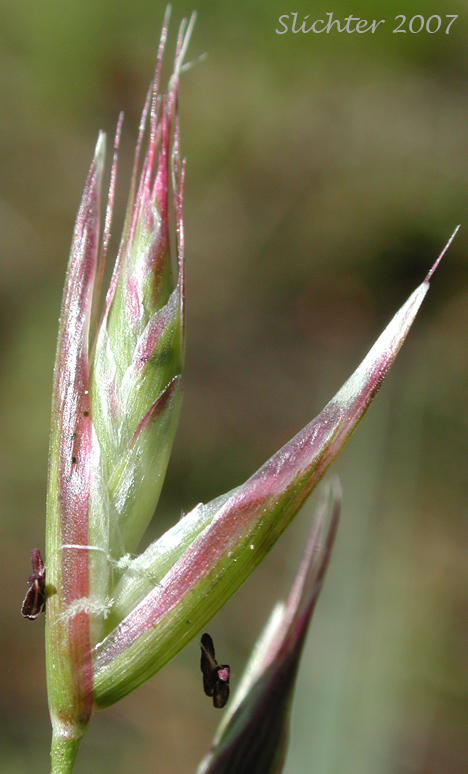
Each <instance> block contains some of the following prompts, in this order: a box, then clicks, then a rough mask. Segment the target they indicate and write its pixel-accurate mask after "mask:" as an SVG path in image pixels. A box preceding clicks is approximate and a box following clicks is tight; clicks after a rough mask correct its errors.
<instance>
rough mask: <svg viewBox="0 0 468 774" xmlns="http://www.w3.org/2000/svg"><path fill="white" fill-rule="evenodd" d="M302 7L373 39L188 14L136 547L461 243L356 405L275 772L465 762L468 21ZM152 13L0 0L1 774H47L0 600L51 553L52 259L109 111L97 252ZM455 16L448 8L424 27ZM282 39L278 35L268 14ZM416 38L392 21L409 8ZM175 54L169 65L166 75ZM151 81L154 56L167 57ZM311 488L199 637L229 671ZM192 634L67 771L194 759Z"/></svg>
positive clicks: (365, 343) (35, 670) (129, 5)
mask: <svg viewBox="0 0 468 774" xmlns="http://www.w3.org/2000/svg"><path fill="white" fill-rule="evenodd" d="M375 6H376V4H375V3H374V2H370V1H366V0H359V2H357V3H356V2H355V3H354V4H350V3H347V2H343V1H342V0H335V2H334V3H333V4H330V3H323V2H319V1H317V2H314V3H312V2H309V3H305V2H298V3H297V4H296V6H295V7H294V9H293V10H295V11H297V13H298V21H299V23H301V22H302V19H303V17H304V16H305V15H307V14H309V15H310V16H309V20H308V23H309V22H310V21H312V20H314V19H317V18H323V15H324V13H325V12H327V11H333V13H334V17H335V18H338V19H343V18H344V17H346V16H348V15H349V14H353V15H354V16H358V17H360V18H366V19H369V20H372V19H385V20H386V23H385V25H380V27H379V28H378V30H377V32H376V33H375V34H373V35H372V34H370V33H367V34H363V35H358V34H347V33H341V34H339V33H337V32H335V33H330V34H329V35H327V34H322V35H314V34H313V33H310V34H302V33H300V34H292V33H291V32H289V33H288V34H284V35H278V34H276V33H275V29H276V28H278V27H279V23H278V17H279V16H280V15H281V14H287V13H289V14H290V13H291V9H290V7H289V6H288V5H285V4H284V3H281V2H276V0H251V1H250V2H245V0H241V1H239V0H238V1H237V2H234V0H231V1H230V2H223V3H215V2H208V0H198V2H197V3H196V4H195V5H192V4H190V3H188V2H175V3H174V5H173V13H172V23H171V28H170V36H169V46H168V51H169V52H170V55H169V56H168V60H170V59H171V53H172V50H173V45H174V41H175V36H176V30H177V27H178V24H179V22H180V20H181V18H182V16H183V15H187V14H189V13H190V12H191V11H192V10H193V8H195V9H196V10H197V11H198V20H197V24H196V27H195V32H194V36H193V39H192V43H191V46H190V52H189V58H192V59H196V58H197V57H198V56H200V55H201V54H203V53H204V52H207V53H208V57H207V59H206V60H205V61H203V62H201V63H199V64H197V65H196V66H195V67H193V68H192V69H191V70H190V71H189V72H187V73H186V74H185V75H184V76H183V80H182V87H181V105H180V114H181V131H182V150H183V154H184V155H185V156H186V157H187V159H188V162H187V177H186V181H187V182H186V189H185V204H184V208H185V223H186V242H187V285H188V301H187V318H188V357H187V370H186V378H185V403H184V410H183V414H182V419H181V426H180V431H179V434H178V438H177V441H176V445H175V450H174V455H173V460H172V463H171V466H170V469H169V472H168V478H167V484H166V488H165V491H164V496H163V498H162V501H161V504H160V508H159V509H158V516H157V518H156V519H155V521H154V526H153V528H152V537H154V536H156V535H158V534H159V533H160V532H161V531H162V530H164V529H165V528H166V527H167V526H169V525H170V524H171V523H173V522H174V521H175V520H176V519H178V517H179V516H180V512H181V510H183V511H187V510H188V509H190V508H191V507H193V505H194V504H195V503H197V502H199V501H204V500H207V499H209V498H212V497H214V496H216V495H217V494H220V493H221V492H223V491H225V490H227V489H229V488H232V487H234V486H236V485H238V484H239V483H240V482H241V481H242V480H244V479H245V478H246V477H248V476H249V475H250V474H251V473H252V472H253V471H254V470H255V469H256V468H257V467H258V466H259V465H260V464H261V463H262V462H263V461H265V459H267V458H268V457H269V456H270V455H271V454H272V453H273V452H274V451H276V449H277V448H279V447H280V446H281V445H282V444H283V443H285V442H286V441H287V440H288V439H289V438H290V437H291V436H292V435H293V434H294V433H296V432H297V431H298V430H299V429H300V428H301V427H302V426H303V425H304V424H306V423H307V422H308V421H309V420H310V419H311V418H312V417H313V416H314V415H315V414H316V413H318V411H319V410H320V409H321V407H322V406H323V405H324V403H325V402H326V401H327V400H328V399H329V398H330V397H331V396H332V394H334V392H336V390H337V389H338V388H339V386H340V385H341V383H342V382H343V381H344V380H345V379H346V378H347V376H348V375H349V374H350V372H351V371H352V370H353V369H354V367H355V366H356V365H357V364H358V362H359V360H360V359H361V358H362V356H363V355H364V354H365V352H366V351H367V349H368V348H369V347H370V346H371V344H372V343H373V341H374V339H375V338H376V337H377V335H378V333H379V332H380V331H381V329H382V328H383V327H384V325H385V324H386V323H387V321H388V320H389V318H390V317H391V315H392V314H393V312H394V311H396V309H397V308H398V306H400V304H401V303H403V301H404V300H405V299H406V297H407V295H409V293H410V292H411V291H412V290H413V289H414V287H415V286H416V285H417V284H419V282H420V281H421V280H422V279H423V277H424V275H425V274H426V272H427V270H428V268H429V267H430V265H431V263H432V262H433V261H434V259H435V258H436V257H437V255H438V253H439V252H440V250H441V249H442V247H443V245H444V244H445V242H446V240H447V239H448V237H449V236H450V234H451V233H452V231H453V229H454V227H455V226H456V225H457V224H458V223H461V224H462V228H461V230H460V233H459V235H458V236H457V238H456V241H455V243H454V244H453V246H452V248H451V249H450V252H449V254H448V255H447V257H446V258H445V260H444V261H443V263H442V265H441V267H440V269H439V270H438V272H437V274H436V276H435V277H434V280H433V282H432V288H431V291H430V293H429V296H428V298H427V299H426V301H425V304H424V307H423V309H422V311H421V313H420V315H419V317H418V319H417V321H416V323H415V325H414V328H413V330H412V331H411V333H410V336H409V339H408V341H407V343H406V344H405V346H404V348H403V350H402V352H401V354H400V356H399V358H398V360H397V362H396V364H395V366H394V369H393V371H392V373H391V374H390V376H389V378H388V382H387V383H386V385H385V386H384V388H383V389H382V392H381V393H380V395H379V396H378V398H377V400H376V402H375V404H374V406H373V407H372V408H371V410H370V412H369V414H368V415H367V417H366V418H365V420H364V422H363V424H362V425H361V427H360V428H359V430H358V431H357V433H356V435H355V437H354V438H353V439H352V440H351V442H350V444H349V446H348V447H347V449H346V450H345V452H344V454H343V455H342V457H341V458H340V460H339V461H338V463H337V464H336V465H335V466H334V471H335V472H337V473H338V474H339V475H340V477H341V481H342V485H343V489H344V498H343V517H342V523H341V526H340V530H339V533H338V541H337V546H336V549H335V553H334V556H333V560H332V565H331V568H330V571H329V575H328V578H327V581H326V584H325V589H324V592H323V596H322V599H321V601H320V603H319V607H318V610H317V612H316V615H315V619H314V620H313V622H312V629H311V633H310V635H309V639H308V643H307V646H306V652H305V654H304V660H303V663H302V668H301V671H300V674H299V681H298V689H297V702H296V709H295V714H294V727H293V740H292V745H291V751H290V755H289V759H288V762H287V765H286V769H285V771H286V774H302V773H303V772H309V771H311V772H313V773H314V774H410V773H411V774H413V773H414V774H439V773H440V774H461V772H465V771H468V668H467V663H468V563H467V555H468V534H467V476H466V468H467V464H466V463H467V452H468V427H467V424H468V423H467V417H468V410H467V409H468V405H467V404H468V392H467V389H466V384H467V376H468V346H467V337H466V332H467V323H468V281H467V261H468V220H467V213H468V153H467V151H468V96H467V94H468V90H467V86H468V48H467V46H466V39H467V32H468V24H467V13H466V3H462V2H460V0H453V1H452V2H450V3H449V2H446V1H445V0H438V2H437V3H436V2H432V0H427V1H425V2H419V3H414V2H407V3H405V4H404V12H405V14H406V15H407V18H408V19H409V18H411V16H412V15H414V14H422V15H424V17H425V18H426V19H427V18H428V17H429V16H431V15H433V14H438V15H440V16H442V18H444V16H445V14H459V17H458V19H457V20H456V21H455V23H454V24H453V26H452V27H451V30H450V34H449V35H446V34H445V32H444V31H443V28H442V30H441V31H440V32H438V33H435V34H429V33H427V32H425V31H424V32H421V33H419V34H411V33H410V32H406V33H404V34H394V33H393V32H392V30H393V28H394V27H395V26H396V24H397V23H398V22H397V23H395V22H394V18H395V16H396V15H397V14H400V13H402V4H401V3H397V2H386V3H381V4H379V9H378V10H376V9H375ZM163 13H164V4H163V3H157V2H150V0H132V2H130V0H41V1H40V2H38V1H37V0H4V1H3V2H2V4H1V6H0V57H1V60H0V62H1V65H0V98H1V108H0V154H1V163H0V226H1V247H0V337H1V358H0V368H1V373H0V396H1V403H0V427H1V433H0V498H1V503H0V512H1V522H0V523H1V532H2V535H1V546H2V548H1V563H0V573H1V588H3V590H4V591H3V604H2V608H3V613H2V626H1V630H0V648H1V650H0V656H1V659H0V664H1V667H0V670H1V687H2V689H1V691H0V713H1V721H0V772H1V774H10V773H11V774H23V772H24V773H25V774H26V772H31V771H32V770H34V771H35V773H36V774H45V772H47V771H48V746H49V719H48V713H47V702H46V693H45V674H44V672H45V670H44V648H43V621H42V620H39V621H37V622H36V623H34V624H33V623H30V622H28V621H25V620H22V619H21V617H20V616H19V607H20V604H21V601H22V598H23V595H24V593H25V591H26V579H27V576H28V575H29V572H30V564H29V552H30V549H31V548H32V547H33V546H37V547H39V548H41V549H43V547H44V501H45V487H46V471H47V444H48V424H49V410H50V399H51V398H50V392H51V384H52V367H53V360H54V354H55V340H56V329H57V320H58V313H59V305H60V299H61V293H62V284H63V280H64V274H65V267H66V262H67V256H68V251H69V245H70V240H71V234H72V229H73V223H74V217H75V214H76V211H77V208H78V204H79V199H80V195H81V190H82V186H83V183H84V179H85V175H86V172H87V168H88V165H89V162H90V160H91V156H92V152H93V148H94V143H95V139H96V135H97V132H98V130H99V129H103V130H105V131H106V132H107V133H108V134H109V135H110V136H112V134H113V132H114V128H115V125H116V121H117V116H118V112H119V110H121V109H123V110H124V111H125V117H126V118H125V124H124V134H123V141H122V152H121V161H120V168H119V186H118V195H117V212H116V224H115V227H114V235H115V238H114V242H113V248H114V251H115V249H116V246H117V241H118V240H117V235H118V232H119V228H120V226H121V223H122V215H123V206H124V202H125V198H126V189H127V183H128V178H129V172H130V165H131V156H132V152H133V146H134V143H135V138H136V131H137V127H138V121H139V115H140V111H141V108H142V105H143V102H144V97H145V94H146V89H147V86H148V83H149V81H150V79H151V76H152V71H153V67H154V62H155V52H156V48H157V43H158V40H159V31H160V25H161V22H162V17H163ZM445 24H446V22H445V19H444V26H445ZM280 29H281V28H280ZM406 29H408V25H406ZM168 67H169V65H168ZM167 72H168V70H167ZM313 508H314V504H313V503H311V504H310V506H309V505H307V506H306V507H305V508H304V509H303V511H302V513H301V514H300V515H299V516H298V518H297V520H296V521H295V522H294V524H293V525H292V527H291V528H290V531H289V532H288V533H287V534H286V535H285V536H284V538H283V539H282V541H281V542H280V544H278V546H277V547H276V548H275V549H274V550H273V552H272V553H271V555H270V556H269V557H268V559H267V560H266V562H265V563H264V564H263V565H262V566H261V567H260V568H259V570H258V571H257V572H256V574H255V575H254V576H253V577H252V578H251V579H250V580H249V582H248V583H247V584H246V585H245V586H244V588H243V589H242V590H241V591H240V592H239V594H238V595H237V596H236V597H235V598H234V599H233V600H232V601H231V602H230V603H229V604H228V606H227V607H226V608H225V609H224V610H223V611H222V613H220V614H219V615H218V616H217V618H216V619H215V620H214V621H213V623H212V624H211V625H210V627H209V631H210V632H211V634H212V636H213V638H214V641H215V645H216V648H217V655H218V656H219V658H220V660H221V661H222V662H226V661H227V662H228V663H230V664H231V667H232V672H233V685H235V684H236V682H237V680H238V679H239V676H240V674H241V672H242V668H243V665H244V663H245V660H246V658H247V655H248V652H249V651H250V649H251V647H252V645H253V642H254V640H255V638H256V637H257V635H258V633H259V631H260V629H261V627H262V625H263V624H264V622H265V621H266V618H267V616H268V614H269V611H270V609H271V608H272V606H273V604H274V602H275V601H276V600H277V598H279V597H281V596H285V595H287V593H288V590H289V585H290V583H291V580H292V577H293V575H294V571H295V568H296V566H297V563H298V561H299V558H300V554H301V548H302V545H303V542H304V539H305V535H306V533H307V530H308V526H309V524H310V519H311V516H312V514H313ZM198 662H199V646H198V644H197V643H196V642H193V643H192V644H191V645H190V646H189V647H188V648H186V650H185V651H184V652H183V653H182V654H181V655H180V656H179V657H178V658H177V659H175V661H174V662H173V663H172V664H170V665H169V666H168V667H167V668H166V669H165V670H163V672H161V673H160V674H159V675H157V676H156V677H155V678H154V679H153V680H152V681H150V683H148V684H146V685H145V686H144V687H143V688H142V689H140V690H139V691H138V692H137V693H136V694H134V695H132V696H130V697H128V698H127V699H126V700H124V701H123V702H121V703H120V704H119V705H117V706H116V707H115V708H112V709H110V710H107V711H106V712H105V713H103V714H102V715H99V716H97V717H96V718H95V721H94V723H93V724H92V727H91V729H90V732H89V734H88V736H87V738H86V740H85V742H84V743H83V746H82V750H81V753H80V757H79V762H78V764H77V767H76V771H77V774H80V772H81V773H83V772H107V771H109V772H110V771H112V772H114V774H125V773H126V772H130V771H135V770H136V771H138V772H142V773H143V772H153V773H155V774H189V772H194V771H195V768H196V765H197V763H198V761H199V760H200V758H201V757H202V755H203V754H204V753H205V751H206V750H207V748H208V746H209V743H210V740H211V737H212V734H213V732H214V728H215V726H216V724H217V721H218V720H219V714H218V713H217V712H216V711H215V710H214V709H213V708H212V706H211V702H210V701H209V699H207V698H206V697H205V696H204V695H203V693H202V681H201V674H200V672H199V663H198Z"/></svg>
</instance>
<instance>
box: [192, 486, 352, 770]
mask: <svg viewBox="0 0 468 774" xmlns="http://www.w3.org/2000/svg"><path fill="white" fill-rule="evenodd" d="M340 497H341V495H340V490H339V486H338V483H337V482H336V483H335V485H334V492H333V503H332V515H331V519H330V523H329V524H328V525H327V526H325V522H326V520H327V519H326V517H327V502H326V499H325V498H322V502H321V504H320V506H319V509H318V512H317V514H316V516H315V518H314V522H313V525H312V529H311V531H310V535H309V538H308V541H307V545H306V549H305V552H304V556H303V559H302V562H301V564H300V567H299V570H298V573H297V576H296V580H295V582H294V586H293V588H292V590H291V594H290V596H289V599H288V602H287V604H286V605H283V604H279V605H277V606H276V607H275V608H274V610H273V612H272V615H271V616H270V620H269V621H268V624H267V625H266V627H265V629H264V631H263V632H262V635H261V637H260V638H259V640H258V642H257V643H256V645H255V648H254V651H253V653H252V656H251V658H250V660H249V662H248V664H247V666H246V669H245V672H244V675H243V677H242V679H241V682H240V684H239V686H238V688H237V690H236V693H235V695H234V697H233V698H232V700H231V702H230V704H229V705H228V709H227V711H226V713H225V715H224V717H223V720H222V722H221V724H220V726H219V729H218V731H217V733H216V736H215V739H214V741H213V745H212V749H211V750H210V752H209V753H208V755H207V756H206V758H205V759H204V760H203V761H202V762H201V764H200V767H199V769H198V771H197V774H237V772H238V771H255V772H256V774H279V772H281V771H282V769H283V764H284V760H285V757H286V752H287V746H288V737H289V719H290V712H291V705H292V698H293V692H294V687H295V681H296V675H297V669H298V665H299V660H300V656H301V653H302V648H303V645H304V642H305V637H306V633H307V629H308V626H309V623H310V620H311V617H312V613H313V610H314V608H315V605H316V602H317V599H318V595H319V593H320V589H321V587H322V583H323V579H324V576H325V572H326V569H327V566H328V562H329V559H330V554H331V550H332V547H333V542H334V538H335V535H336V530H337V526H338V520H339V513H340ZM323 533H324V534H325V539H324V540H323Z"/></svg>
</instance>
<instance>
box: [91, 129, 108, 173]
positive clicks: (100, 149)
mask: <svg viewBox="0 0 468 774" xmlns="http://www.w3.org/2000/svg"><path fill="white" fill-rule="evenodd" d="M105 155H106V133H105V132H102V131H101V132H99V134H98V138H97V143H96V150H95V151H94V161H95V162H96V164H97V165H98V167H99V168H102V167H103V166H104V158H105Z"/></svg>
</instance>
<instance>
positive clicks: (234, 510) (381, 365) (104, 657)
mask: <svg viewBox="0 0 468 774" xmlns="http://www.w3.org/2000/svg"><path fill="white" fill-rule="evenodd" d="M428 287H429V284H428V281H427V280H426V281H425V282H424V283H423V284H422V285H420V286H419V288H417V290H416V291H415V292H414V293H413V294H412V295H411V296H410V298H409V299H408V301H407V302H406V303H405V304H404V305H403V306H402V308H401V309H400V310H399V311H398V312H397V314H396V315H395V317H394V318H393V320H392V321H391V322H390V324H389V325H388V326H387V328H386V329H385V331H384V332H383V333H382V335H381V336H380V338H379V339H378V341H377V342H376V344H375V345H374V346H373V348H372V349H371V351H370V352H369V354H368V355H367V357H366V358H365V359H364V361H363V362H362V363H361V365H360V366H359V367H358V369H357V370H356V371H355V373H354V374H353V375H352V376H351V378H350V379H349V380H348V381H347V382H346V383H345V385H344V386H343V387H342V388H341V390H340V391H339V392H338V393H337V394H336V396H335V397H334V398H333V399H332V400H331V401H330V403H328V405H327V406H326V407H325V408H324V410H323V411H322V413H321V414H320V415H319V416H318V417H317V418H316V419H315V420H313V421H312V422H311V423H310V424H309V425H307V426H306V427H305V428H304V429H303V430H302V431H301V432H300V433H298V435H296V436H295V438H293V439H292V440H291V441H290V442H289V443H288V444H286V446H284V447H283V449H281V450H280V451H279V452H277V453H276V454H275V455H274V456H273V457H272V458H271V459H270V460H269V461H268V462H267V463H266V464H265V465H264V466H263V467H262V468H260V470H259V471H258V472H257V473H256V474H254V475H253V476H252V477H251V478H250V479H249V480H248V481H247V482H246V483H245V484H244V485H243V486H241V487H238V488H237V489H236V490H234V491H233V492H232V493H230V496H227V497H226V498H225V499H224V498H223V500H222V505H221V507H220V508H219V509H218V510H217V512H216V513H215V514H214V515H213V518H212V520H211V521H210V523H209V524H208V525H207V526H206V527H205V528H204V529H203V530H202V532H201V533H198V530H197V528H196V526H195V527H194V524H193V522H190V521H189V522H188V528H189V530H193V531H194V532H193V534H194V535H195V537H194V540H193V542H192V543H191V545H190V547H189V548H188V549H187V550H186V551H185V552H184V553H183V554H182V555H181V556H180V558H179V559H178V561H176V563H175V564H174V566H173V567H172V568H171V569H170V570H169V571H168V572H167V573H166V575H165V576H164V577H163V578H162V579H161V581H160V583H159V585H158V586H156V587H154V588H152V589H151V590H150V591H149V592H148V594H147V595H146V596H145V597H144V599H143V600H142V601H141V602H140V603H139V604H138V605H137V606H136V608H135V609H133V610H132V611H131V612H129V614H128V615H127V616H126V618H125V619H124V620H123V621H122V622H121V623H119V624H118V625H117V626H116V628H115V630H114V631H112V632H111V633H110V634H109V635H108V636H107V637H106V638H105V639H104V640H103V641H102V642H101V643H99V644H98V645H97V646H96V647H95V649H94V651H93V659H94V668H95V680H94V698H95V702H96V704H97V705H98V706H106V705H108V704H112V703H113V702H115V701H116V700H118V699H120V698H121V697H122V696H124V695H126V694H127V693H129V692H130V691H132V690H133V689H135V688H136V687H137V686H138V685H140V684H141V683H142V682H144V681H145V680H146V679H148V678H149V677H151V676H152V675H153V674H154V673H155V672H157V671H158V670H159V669H160V668H161V667H162V666H164V664H166V663H167V662H168V661H169V660H170V659H171V658H172V657H173V656H174V655H175V654H176V653H177V652H178V651H179V650H181V649H182V648H183V647H184V645H185V644H186V643H187V642H188V641H189V640H190V639H191V638H192V637H193V636H194V635H195V634H196V633H197V632H198V631H199V630H200V628H201V627H202V626H204V625H205V623H206V622H207V621H209V619H210V618H211V617H212V616H213V615H214V614H215V613H216V612H217V611H218V610H219V609H220V608H221V607H222V606H223V604H224V603H225V602H226V601H227V600H228V599H229V597H230V596H231V595H232V594H233V593H234V592H235V591H236V589H237V588H239V586H240V585H241V584H242V583H243V581H244V580H245V579H246V578H247V577H248V576H249V575H250V573H251V572H252V571H253V570H254V568H255V567H256V566H257V564H258V563H259V562H260V561H261V560H262V559H263V558H264V557H265V555H266V554H267V553H268V551H269V550H270V549H271V547H272V546H273V545H274V543H275V542H276V540H277V539H278V537H279V536H280V535H281V533H282V532H283V530H284V529H285V528H286V526H287V525H288V524H289V522H290V521H291V519H292V518H293V517H294V516H295V514H296V513H297V511H298V510H299V508H300V507H301V505H302V504H303V502H304V500H305V499H306V498H307V497H308V496H309V494H310V493H311V491H312V490H313V489H314V487H315V486H316V485H317V483H318V481H319V480H320V479H321V477H322V476H323V474H324V473H325V471H326V470H327V468H328V467H329V465H330V464H331V462H332V461H333V460H334V459H335V457H336V456H337V455H338V454H339V452H340V451H341V449H342V448H343V446H344V445H345V443H346V441H347V440H348V439H349V437H350V435H351V433H352V432H353V430H354V429H355V428H356V426H357V424H358V423H359V421H360V419H361V418H362V416H363V414H364V412H365V411H366V409H367V408H368V406H369V405H370V403H371V401H372V399H373V398H374V396H375V394H376V393H377V391H378V389H379V387H380V385H381V383H382V381H383V379H384V378H385V376H386V374H387V372H388V370H389V369H390V367H391V364H392V363H393V361H394V359H395V357H396V355H397V353H398V351H399V349H400V347H401V345H402V343H403V341H404V339H405V337H406V335H407V333H408V330H409V328H410V327H411V324H412V322H413V320H414V318H415V315H416V313H417V311H418V309H419V307H420V304H421V303H422V300H423V298H424V296H425V295H426V292H427V290H428ZM199 511H200V512H201V513H203V509H199ZM189 516H190V515H189ZM189 516H188V517H186V518H189ZM147 569H148V571H149V572H151V571H152V570H154V571H155V574H157V572H158V569H157V566H156V567H154V568H151V567H149V568H147Z"/></svg>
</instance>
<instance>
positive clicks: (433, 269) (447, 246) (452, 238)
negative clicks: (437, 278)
mask: <svg viewBox="0 0 468 774" xmlns="http://www.w3.org/2000/svg"><path fill="white" fill-rule="evenodd" d="M459 228H460V225H458V226H457V227H456V229H455V231H454V232H453V234H452V236H451V237H450V239H449V241H448V242H447V244H446V245H445V247H444V249H443V250H442V252H441V254H440V255H439V257H438V258H437V261H436V262H435V264H434V266H433V267H432V269H431V270H430V271H429V273H428V275H427V277H426V279H425V280H424V282H425V283H427V284H429V280H430V279H431V277H432V275H433V274H434V272H435V270H436V269H437V267H438V265H439V263H440V262H441V260H442V258H443V257H444V255H445V253H446V252H447V250H448V249H449V247H450V245H451V244H452V242H453V240H454V239H455V235H456V233H457V231H458V229H459Z"/></svg>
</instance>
